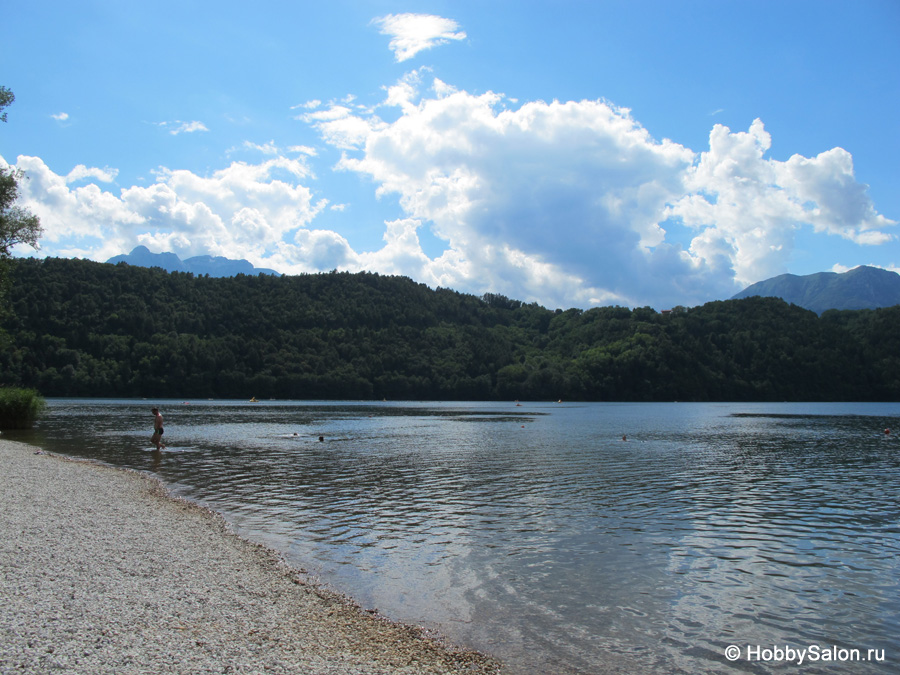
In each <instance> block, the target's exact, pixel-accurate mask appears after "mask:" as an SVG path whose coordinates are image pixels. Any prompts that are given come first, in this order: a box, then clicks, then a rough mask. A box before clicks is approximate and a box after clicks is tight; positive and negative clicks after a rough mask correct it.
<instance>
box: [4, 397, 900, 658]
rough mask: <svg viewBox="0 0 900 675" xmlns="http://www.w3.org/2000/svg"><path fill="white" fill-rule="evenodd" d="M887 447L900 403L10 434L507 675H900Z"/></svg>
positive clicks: (108, 417)
mask: <svg viewBox="0 0 900 675" xmlns="http://www.w3.org/2000/svg"><path fill="white" fill-rule="evenodd" d="M151 403H154V404H159V405H160V408H161V410H162V413H163V415H164V416H165V419H166V432H165V436H164V440H165V442H166V443H167V444H168V445H169V446H170V451H169V452H166V453H163V454H162V455H161V456H160V455H157V454H156V453H152V452H150V451H149V436H150V433H151V431H152V423H153V418H152V416H151V414H150V410H149V409H150V407H151ZM885 428H891V429H894V433H893V434H891V435H886V434H885V433H884V430H885ZM623 435H625V436H627V440H623ZM320 436H321V437H322V438H323V440H321V441H320V440H319V437H320ZM898 436H900V404H825V405H823V404H808V405H807V404H687V403H672V404H601V403H593V404H565V403H560V404H553V403H544V404H537V403H523V404H521V405H516V404H515V403H371V402H365V403H364V402H360V403H353V402H262V403H247V402H235V401H190V402H182V401H162V402H160V401H153V402H148V401H133V400H128V401H94V400H52V401H50V407H49V411H48V414H47V415H46V417H45V418H44V419H42V420H41V421H40V422H39V423H38V425H37V426H36V428H35V429H34V430H32V431H30V432H15V433H14V432H7V433H5V434H4V437H5V438H13V439H19V440H24V441H28V442H32V443H36V444H39V445H41V446H42V447H44V448H45V449H47V450H50V451H55V452H61V453H65V454H70V455H76V456H83V457H91V458H95V459H98V460H102V461H104V462H107V463H109V464H113V465H116V466H125V467H130V468H133V469H139V470H142V471H147V472H151V473H153V474H155V475H157V476H158V477H159V478H160V479H162V480H163V481H164V482H165V483H166V484H167V485H168V486H169V487H170V488H171V490H172V491H173V492H175V493H176V494H179V495H181V496H184V497H187V498H189V499H191V500H194V501H196V502H199V503H201V504H203V505H206V506H209V507H211V508H212V509H215V510H216V511H218V512H220V513H221V514H223V515H224V516H225V518H226V519H227V520H228V521H230V522H231V523H232V524H233V526H234V528H235V529H236V531H238V532H239V533H240V534H242V535H243V536H245V537H247V538H249V539H252V540H255V541H257V542H260V543H263V544H266V545H267V546H270V547H272V548H275V549H277V550H279V551H281V552H282V553H283V554H284V555H285V557H286V558H287V560H288V561H289V562H291V563H292V564H294V565H296V566H298V567H303V568H304V569H306V570H307V571H309V572H310V573H313V574H316V575H318V576H320V578H321V579H322V580H323V581H324V582H327V583H328V584H329V585H331V586H333V587H334V588H336V589H338V590H340V591H342V592H344V593H346V594H348V595H350V596H352V597H354V598H355V599H356V600H357V601H358V602H359V603H360V604H361V605H362V606H363V607H365V608H377V609H378V610H379V611H380V612H381V613H382V614H384V615H386V616H388V617H390V618H392V619H396V620H400V621H404V622H408V623H413V624H417V625H422V626H426V627H429V628H433V629H437V630H439V631H440V632H442V633H443V634H444V635H446V636H448V637H449V638H450V639H451V640H452V641H455V642H458V643H462V644H465V645H468V646H471V647H475V648H478V649H481V650H484V651H487V652H490V653H493V654H495V655H497V656H499V657H500V658H501V659H503V660H504V661H505V662H506V663H507V664H508V666H509V667H510V669H511V670H512V671H513V672H521V673H544V672H552V673H604V672H630V673H739V672H753V673H770V672H771V673H775V672H784V671H785V668H786V667H788V668H793V667H794V666H791V664H788V663H786V662H785V661H791V660H793V662H794V664H796V661H797V657H798V655H799V650H801V649H807V650H808V651H807V652H806V654H807V655H806V657H805V660H804V663H803V665H802V669H803V672H804V673H815V672H834V671H835V668H836V667H837V668H838V669H839V670H840V672H842V673H869V672H873V673H874V672H898V671H900V562H898V561H900V558H898V554H900V439H898ZM732 645H733V646H735V647H737V648H738V659H737V660H735V661H729V660H728V658H726V649H727V648H728V647H729V646H732ZM776 648H779V649H781V650H782V651H781V652H778V651H777V649H776ZM787 648H791V649H793V650H796V653H795V654H794V653H792V652H790V651H786V649H787ZM870 649H871V650H874V652H869V650H870ZM851 650H859V651H858V652H853V651H851ZM779 656H780V657H781V658H780V659H779ZM767 657H768V658H767ZM879 657H880V658H879ZM828 658H831V659H833V660H831V661H829V660H826V659H828ZM813 659H815V660H813ZM866 659H870V660H869V661H866ZM790 672H793V670H791V671H790Z"/></svg>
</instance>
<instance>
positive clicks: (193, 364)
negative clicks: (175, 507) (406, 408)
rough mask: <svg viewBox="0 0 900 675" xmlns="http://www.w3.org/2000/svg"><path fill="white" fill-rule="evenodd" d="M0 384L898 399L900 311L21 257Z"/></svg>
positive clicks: (79, 390) (497, 395)
mask: <svg viewBox="0 0 900 675" xmlns="http://www.w3.org/2000/svg"><path fill="white" fill-rule="evenodd" d="M13 280H14V284H13V287H12V289H11V293H10V296H9V300H10V307H9V310H10V311H9V312H8V313H7V314H5V316H4V319H3V328H4V329H5V331H6V333H7V337H6V344H5V346H4V348H3V350H2V355H0V385H9V386H19V387H30V388H35V389H37V390H39V391H40V392H41V393H42V394H43V395H45V396H105V397H171V398H249V397H251V396H256V397H257V398H278V399H321V398H326V399H381V398H387V399H395V400H396V399H433V400H441V399H443V400H452V399H460V400H474V399H523V400H524V399H532V400H533V399H545V400H556V399H564V400H576V399H577V400H631V401H653V400H661V401H665V400H681V401H714V400H730V401H738V400H810V401H821V400H836V401H840V400H897V399H898V398H900V307H892V308H888V309H880V310H860V311H843V312H836V311H831V312H826V313H824V314H823V315H822V316H821V317H819V316H817V315H816V314H815V313H813V312H811V311H807V310H804V309H801V308H799V307H796V306H793V305H788V304H786V303H785V302H783V301H781V300H778V299H773V298H747V299H744V300H730V301H725V302H712V303H709V304H706V305H704V306H702V307H696V308H691V309H684V308H676V309H675V310H673V311H671V312H666V313H658V312H656V311H654V310H652V309H650V308H639V309H634V310H629V309H626V308H622V307H603V308H595V309H590V310H587V311H582V310H578V309H570V310H566V311H561V310H556V311H553V310H548V309H545V308H543V307H541V306H539V305H537V304H523V303H521V302H518V301H515V300H510V299H509V298H506V297H504V296H500V295H493V294H488V295H485V296H484V297H482V298H478V297H475V296H472V295H465V294H461V293H457V292H455V291H451V290H447V289H438V290H431V289H429V288H428V287H426V286H424V285H422V284H417V283H415V282H413V281H411V280H410V279H407V278H403V277H387V276H380V275H378V274H371V273H359V274H349V273H336V272H333V273H329V274H311V275H301V276H288V277H273V276H265V275H260V276H244V275H238V276H236V277H231V278H218V279H217V278H209V277H206V276H197V277H195V276H193V275H192V274H189V273H179V272H174V273H167V272H165V271H163V270H160V269H146V268H141V267H131V266H128V265H125V264H120V265H108V264H103V263H93V262H89V261H81V260H68V259H53V258H50V259H45V260H34V259H19V260H17V261H16V262H15V265H14V269H13Z"/></svg>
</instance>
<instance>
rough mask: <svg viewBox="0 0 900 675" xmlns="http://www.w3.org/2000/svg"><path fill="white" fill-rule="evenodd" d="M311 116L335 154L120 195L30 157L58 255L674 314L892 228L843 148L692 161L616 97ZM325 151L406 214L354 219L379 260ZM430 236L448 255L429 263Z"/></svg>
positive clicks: (419, 80) (760, 151)
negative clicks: (207, 264)
mask: <svg viewBox="0 0 900 675" xmlns="http://www.w3.org/2000/svg"><path fill="white" fill-rule="evenodd" d="M299 119H300V120H301V121H302V122H303V123H305V124H308V125H311V126H312V127H313V128H314V129H315V130H317V132H318V133H319V135H320V137H321V141H322V144H323V146H325V147H322V148H320V150H323V152H319V151H317V150H312V149H310V148H308V147H306V146H294V147H290V148H289V149H288V150H282V149H280V148H279V147H278V145H277V144H275V143H268V144H266V146H264V148H263V146H255V147H258V148H259V149H260V150H263V149H264V150H265V152H264V153H263V154H264V157H265V159H264V161H260V162H258V163H252V162H232V163H231V164H230V165H228V166H227V167H226V168H224V169H221V170H219V171H215V172H213V173H211V174H210V175H206V176H201V175H197V174H195V173H192V172H189V171H186V170H179V169H165V168H163V169H159V170H158V171H157V172H156V182H155V183H153V184H151V185H146V186H126V187H119V186H117V185H116V183H115V181H116V179H117V173H116V171H115V169H110V168H109V167H105V168H103V169H99V168H89V167H85V166H77V167H75V168H73V169H72V170H71V171H70V172H69V173H68V174H65V175H60V174H56V173H54V171H52V170H51V169H50V168H49V167H48V166H47V165H46V164H45V163H44V162H43V161H42V160H41V159H40V158H37V157H25V156H22V157H19V158H18V160H17V164H18V166H19V168H22V169H24V170H25V171H26V172H27V174H28V175H29V177H30V180H29V181H27V182H26V183H25V185H24V186H23V194H24V199H25V202H26V204H25V205H26V206H28V207H29V208H31V209H32V210H33V211H34V212H35V213H36V214H37V215H39V216H40V217H41V220H42V222H43V224H44V227H45V236H44V239H43V240H42V244H43V247H44V252H45V253H47V254H51V255H72V256H82V257H90V258H94V259H99V260H104V259H106V258H108V257H111V256H112V255H116V254H118V253H122V252H126V251H128V250H130V249H131V248H132V247H133V246H134V245H136V244H145V245H147V246H149V247H150V248H151V249H152V250H156V251H165V250H169V251H174V252H175V253H178V254H179V255H181V256H183V257H184V256H188V255H197V254H201V253H212V254H215V255H224V256H228V257H233V258H247V259H249V260H251V262H253V263H254V264H257V265H260V266H265V267H273V268H275V269H278V270H280V271H282V272H285V273H296V272H311V271H320V270H321V271H324V270H330V269H335V268H337V269H346V270H351V271H356V270H363V269H367V270H372V271H377V272H381V273H385V274H404V275H408V276H411V277H413V278H414V279H417V280H419V281H422V282H425V283H428V284H429V285H432V286H444V287H451V288H456V289H458V290H462V291H467V292H473V293H477V294H480V293H484V292H488V291H490V292H499V293H504V294H506V295H509V296H511V297H515V298H519V299H522V300H526V301H532V300H533V301H537V302H540V303H542V304H544V305H546V306H550V307H568V306H581V307H586V306H590V305H593V304H611V303H619V304H626V305H631V306H639V305H645V304H649V305H652V306H654V307H657V308H665V307H667V306H672V305H675V304H688V305H690V304H697V303H701V302H704V301H706V300H709V299H714V298H723V297H728V296H730V295H731V294H733V293H734V292H736V291H737V290H739V288H741V287H742V286H743V285H746V284H747V283H750V282H753V281H757V280H759V279H762V278H765V277H768V276H772V275H775V274H779V273H782V272H785V271H787V265H788V262H789V261H790V259H791V253H792V247H793V245H794V240H795V237H796V235H797V233H798V231H799V230H800V229H802V228H808V229H809V230H810V231H812V232H815V233H818V234H817V236H838V237H843V238H845V239H847V240H850V241H853V242H855V243H857V244H860V245H879V244H883V243H885V242H888V241H892V240H893V239H894V236H895V235H893V234H892V233H891V230H892V227H893V226H894V225H895V223H894V222H893V221H891V220H889V219H887V218H885V217H884V216H882V215H880V214H878V213H877V212H876V210H875V208H874V206H873V204H872V203H871V200H870V199H869V197H868V195H867V193H866V187H865V186H864V185H862V184H860V183H859V182H858V181H856V179H855V177H854V174H853V162H852V157H851V156H850V154H849V153H848V152H846V151H845V150H843V149H841V148H833V149H831V150H827V151H824V152H822V153H821V154H819V155H817V156H815V157H811V158H807V157H802V156H799V155H795V156H793V157H791V158H790V159H788V160H787V161H777V160H774V159H771V158H769V157H767V153H768V150H769V148H770V146H771V138H770V136H769V134H768V132H767V131H766V130H765V127H764V125H763V122H762V121H760V120H755V121H751V123H750V125H749V128H748V129H747V130H746V131H743V130H738V131H732V130H730V129H728V128H726V127H724V126H721V125H716V126H715V127H714V128H713V129H712V131H711V133H710V139H709V148H708V149H702V151H700V152H696V151H694V150H692V149H690V148H687V147H684V146H682V145H680V144H678V143H675V142H672V141H669V140H666V139H662V140H659V139H656V138H654V137H653V136H652V135H651V133H650V132H649V131H648V130H647V129H645V128H644V127H643V126H642V125H641V124H640V123H639V121H638V120H636V119H634V118H633V116H632V115H631V113H630V111H629V110H627V109H624V108H620V107H617V106H615V105H613V104H612V103H610V102H607V101H604V100H583V101H567V102H558V101H550V102H544V101H530V102H526V103H524V104H521V105H519V104H516V103H515V102H513V101H510V100H507V99H506V98H505V97H504V96H502V95H500V94H496V93H493V92H485V93H479V94H475V93H470V92H466V91H462V90H457V89H455V88H453V87H452V86H450V85H448V84H446V83H444V82H441V81H440V80H438V79H436V78H434V77H432V76H431V75H430V73H429V71H427V70H424V69H423V70H421V71H416V72H413V73H410V74H408V75H407V76H405V77H404V78H403V79H402V80H401V81H399V82H398V83H396V84H395V85H394V86H391V87H388V88H387V89H386V90H385V95H384V98H383V100H382V101H381V102H380V103H378V104H376V105H374V106H364V105H361V104H356V103H353V101H352V99H345V100H344V101H341V102H336V103H334V104H331V105H323V104H321V103H320V102H312V103H310V104H308V105H307V106H304V112H302V114H300V116H299ZM248 147H249V146H248ZM329 148H330V149H331V151H332V152H334V153H339V154H340V156H341V159H340V160H339V161H338V162H337V164H336V165H335V166H332V167H328V166H320V167H318V171H322V170H325V171H329V170H332V169H334V170H337V171H343V172H350V173H355V174H358V175H360V176H361V177H364V178H365V179H366V180H367V181H371V182H372V183H374V186H375V188H374V190H375V191H376V192H377V194H378V195H379V196H381V197H387V198H388V199H394V200H396V202H395V203H396V204H397V211H396V215H395V217H394V218H392V219H389V220H388V221H387V222H380V221H379V222H374V221H373V222H362V223H359V225H362V226H365V227H370V228H378V229H379V230H380V231H381V232H382V233H383V241H384V243H383V246H381V248H379V249H378V250H375V251H362V250H357V249H356V248H355V247H354V243H353V241H352V237H351V235H349V234H347V233H344V232H338V231H334V230H332V229H329V228H328V227H326V226H323V225H322V224H321V222H322V220H324V219H323V218H322V217H321V214H322V213H324V212H327V211H328V210H329V209H327V207H328V206H329V195H328V194H327V193H323V192H322V190H321V189H320V190H318V191H316V190H314V186H315V185H316V178H315V174H314V173H313V171H312V169H311V163H312V162H314V161H316V162H324V161H325V160H324V159H322V158H323V157H325V156H326V155H328V154H329V153H328V152H324V151H325V150H328V149H329ZM0 160H2V158H0ZM345 206H346V205H344V204H340V205H338V206H337V208H344V207H345ZM332 208H334V207H332ZM356 212H357V213H360V210H359V209H356ZM358 217H360V218H362V219H363V221H365V219H366V216H365V214H360V215H359V216H358ZM425 231H428V232H429V235H430V238H431V240H433V239H434V238H437V239H438V240H439V241H442V242H443V243H444V248H445V250H444V251H443V253H441V254H439V255H435V254H433V255H432V256H429V255H426V253H425V252H424V250H423V246H422V245H421V242H420V235H421V234H422V233H423V232H425ZM686 233H687V234H686ZM430 250H433V244H432V248H431V249H430Z"/></svg>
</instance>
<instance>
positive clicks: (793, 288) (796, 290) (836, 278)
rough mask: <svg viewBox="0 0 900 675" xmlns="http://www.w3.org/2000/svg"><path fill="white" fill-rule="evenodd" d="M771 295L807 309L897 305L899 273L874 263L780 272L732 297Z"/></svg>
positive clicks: (865, 307) (820, 310) (899, 298)
mask: <svg viewBox="0 0 900 675" xmlns="http://www.w3.org/2000/svg"><path fill="white" fill-rule="evenodd" d="M754 295H762V296H772V297H776V298H781V299H782V300H785V301H786V302H790V303H792V304H795V305H798V306H799V307H804V308H806V309H811V310H812V311H814V312H816V313H817V314H821V313H822V312H824V311H826V310H829V309H876V308H878V307H893V306H894V305H900V274H897V273H896V272H889V271H887V270H883V269H879V268H877V267H866V266H862V267H857V268H855V269H852V270H849V271H848V272H844V273H843V274H838V273H837V272H819V273H818V274H809V275H806V276H797V275H795V274H782V275H780V276H777V277H772V278H771V279H766V280H765V281H760V282H758V283H755V284H753V285H752V286H748V287H747V288H745V289H744V290H743V291H741V292H740V293H738V294H737V295H735V296H734V297H733V298H732V300H738V299H740V298H749V297H751V296H754Z"/></svg>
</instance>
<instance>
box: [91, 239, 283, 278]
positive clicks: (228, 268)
mask: <svg viewBox="0 0 900 675" xmlns="http://www.w3.org/2000/svg"><path fill="white" fill-rule="evenodd" d="M106 262H108V263H112V264H114V265H115V264H116V263H120V262H123V263H128V264H129V265H134V266H136V267H161V268H163V269H164V270H166V271H167V272H192V273H193V274H208V275H209V276H211V277H233V276H235V275H236V274H250V275H254V276H255V275H257V274H274V275H275V276H281V273H280V272H276V271H275V270H270V269H266V268H264V267H254V266H253V264H252V263H250V261H248V260H231V259H230V258H223V257H222V256H211V255H198V256H194V257H193V258H188V259H187V260H182V259H181V258H179V257H178V256H177V255H175V254H174V253H151V252H150V249H148V248H147V247H146V246H137V247H135V249H134V250H133V251H132V252H131V253H129V254H128V255H117V256H114V257H112V258H110V259H109V260H107V261H106Z"/></svg>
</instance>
